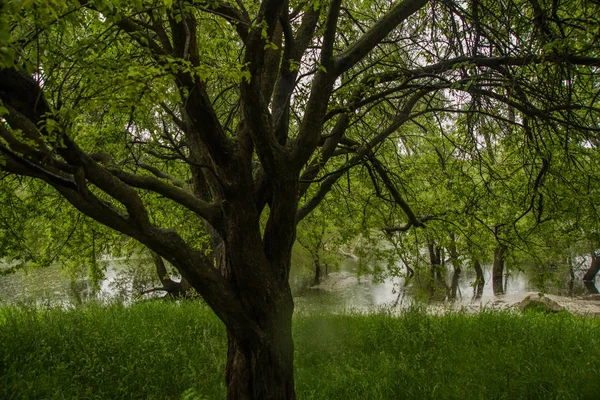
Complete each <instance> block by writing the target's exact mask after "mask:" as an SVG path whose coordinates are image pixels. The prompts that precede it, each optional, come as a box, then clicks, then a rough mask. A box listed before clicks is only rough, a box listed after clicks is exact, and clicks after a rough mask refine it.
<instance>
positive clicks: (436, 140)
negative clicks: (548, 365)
mask: <svg viewBox="0 0 600 400" xmlns="http://www.w3.org/2000/svg"><path fill="white" fill-rule="evenodd" d="M598 11H599V10H598V5H597V4H596V3H594V2H593V1H588V0H555V1H552V2H540V1H538V0H510V1H497V0H468V1H463V2H459V1H451V0H442V1H427V0H402V1H394V2H390V1H387V0H386V1H380V0H366V1H360V2H342V1H341V0H331V1H330V2H324V1H320V0H313V1H296V0H263V1H260V2H250V1H244V0H236V2H235V3H231V2H227V1H221V0H215V1H202V0H200V1H199V0H177V1H173V0H164V1H159V0H136V1H131V2H129V1H120V0H97V1H65V0H48V1H33V0H23V1H1V2H0V100H1V101H2V104H1V105H0V114H1V118H2V122H1V123H0V168H1V169H2V170H3V171H4V174H5V179H8V180H10V179H17V178H16V177H20V176H26V177H30V178H34V179H37V180H41V181H43V182H45V183H46V184H48V185H49V186H51V187H52V188H54V189H55V190H56V192H58V193H59V194H60V196H62V197H63V198H64V199H66V200H67V201H68V202H69V203H70V204H71V205H72V206H73V207H75V208H76V209H77V210H78V211H79V212H81V213H82V214H84V215H86V216H87V217H89V218H91V219H93V220H95V221H97V222H98V223H100V224H102V225H104V226H106V227H108V228H110V229H112V230H115V231H118V232H120V233H122V234H125V235H127V236H130V237H132V238H134V239H136V240H138V241H139V242H140V243H142V244H144V245H145V246H146V247H148V248H149V249H151V250H152V251H154V252H155V253H156V254H158V255H159V256H161V257H162V258H164V259H166V260H167V261H169V262H170V263H171V264H173V265H174V266H175V267H176V268H177V269H178V270H179V271H180V272H181V274H182V275H183V276H184V277H185V278H186V279H187V280H188V281H189V282H190V284H191V285H192V286H193V287H194V288H195V289H196V290H197V291H198V293H199V294H200V295H201V296H202V297H203V298H204V300H205V301H206V302H207V303H208V304H209V306H210V307H211V308H212V309H213V310H214V311H215V313H216V314H217V315H218V316H219V318H220V319H221V320H222V321H223V323H224V324H225V326H226V327H227V331H228V338H229V352H228V362H227V372H226V379H227V383H228V397H229V398H232V399H245V398H252V399H258V398H260V399H268V398H294V381H293V366H292V362H293V342H292V337H291V315H292V312H293V301H292V298H291V292H290V288H289V283H288V275H289V269H290V257H291V249H292V246H293V243H294V241H295V237H296V225H297V223H298V222H299V221H301V220H302V219H304V218H305V217H306V216H307V215H308V214H309V213H310V212H311V211H313V210H314V209H315V208H316V207H317V206H318V205H319V203H320V202H321V201H322V200H323V199H324V198H325V197H326V196H327V195H328V193H330V192H331V190H332V188H333V187H334V186H335V185H336V184H337V183H338V182H339V181H340V179H341V178H342V177H344V176H347V177H350V176H357V175H350V174H349V171H350V170H352V169H354V168H356V167H358V166H365V168H368V172H367V174H369V173H370V174H371V178H372V179H371V181H372V182H375V183H376V184H375V185H374V189H375V190H379V191H380V192H381V194H382V195H384V197H386V196H389V197H391V199H392V200H393V203H394V204H395V205H396V206H397V207H398V209H399V210H402V213H403V214H404V216H405V218H399V219H398V220H397V221H395V222H400V221H403V223H404V224H405V225H404V226H403V227H401V230H402V229H409V228H410V227H411V226H412V227H422V226H424V224H425V223H426V222H427V221H428V220H430V219H431V218H432V217H431V216H429V217H428V215H429V214H430V213H434V214H436V213H438V212H445V208H446V207H445V206H443V205H442V204H441V203H444V205H445V204H449V205H450V206H455V205H456V203H457V201H460V202H464V203H465V206H464V207H462V206H461V207H462V208H463V209H466V210H467V211H465V212H466V213H470V212H471V213H475V214H477V213H483V214H485V215H482V216H480V217H479V218H480V219H487V221H489V222H486V223H484V225H486V224H489V225H490V226H492V225H493V226H495V227H496V228H493V229H496V231H497V230H498V227H499V226H502V225H503V224H512V225H516V224H517V222H518V221H519V220H523V218H525V217H527V218H533V219H534V220H536V221H537V222H538V223H539V222H541V221H542V220H543V219H544V215H545V212H543V209H546V210H547V209H548V208H549V206H548V205H547V203H548V202H551V203H552V207H555V208H556V209H557V210H558V209H560V207H561V202H562V200H561V199H559V198H552V196H551V195H550V196H549V195H548V194H547V192H552V190H551V188H552V185H553V184H554V182H555V181H556V182H561V181H563V182H564V180H565V179H569V176H574V177H576V179H582V180H584V181H585V176H587V177H588V179H592V176H593V175H587V174H581V173H579V171H582V170H586V168H587V167H586V165H588V163H590V164H593V165H594V166H597V165H596V164H597V160H598V158H597V152H598V141H597V136H598V131H599V129H600V125H599V111H600V109H599V108H598V104H597V98H598V95H599V86H598V68H599V67H600V58H599V57H598V56H599V55H598V49H599V48H600V47H599V46H598V39H599V34H600V31H599V28H600V21H599V20H598V17H597V15H598V14H599V13H598ZM423 132H425V133H426V135H421V133H423ZM415 133H417V136H421V137H422V138H423V139H422V140H421V139H419V140H417V139H416V136H415ZM413 137H414V138H415V140H413ZM448 144H452V146H448ZM425 149H427V150H426V151H427V154H428V157H429V158H430V161H432V162H433V160H436V161H435V162H436V163H440V167H441V175H438V176H437V177H436V176H434V175H430V179H428V180H427V181H423V182H418V181H417V182H416V183H415V181H414V180H415V179H418V178H414V175H412V172H411V168H413V167H412V166H411V161H410V160H411V159H412V158H413V157H415V156H419V157H420V156H421V153H422V152H423V151H425ZM394 159H396V160H399V164H398V165H405V166H406V169H399V170H395V172H394V174H390V172H389V171H390V165H391V164H390V163H391V162H393V160H394ZM582 159H583V160H585V161H582ZM467 161H468V162H467ZM415 168H416V165H415ZM436 168H437V167H436ZM467 169H468V170H467ZM365 171H366V170H365ZM565 171H566V172H565ZM595 171H597V170H595ZM404 174H406V176H405V175H404ZM515 174H518V175H522V176H523V177H522V178H519V179H513V177H514V175H515ZM553 174H554V175H553ZM398 176H399V177H400V178H401V179H411V180H413V183H412V185H413V187H414V189H413V192H412V194H411V197H408V196H407V193H408V192H405V191H403V190H394V189H393V188H394V187H396V189H398V186H397V185H398V180H397V177H398ZM549 176H555V180H552V184H551V183H550V182H551V180H550V179H548V177H549ZM442 182H443V183H442ZM472 182H476V183H477V184H478V185H479V184H480V185H483V186H484V187H485V188H486V190H488V191H489V193H492V194H493V195H492V196H488V197H486V198H485V200H481V199H479V197H478V196H470V195H469V193H468V188H469V187H470V185H471V183H472ZM588 182H590V180H588ZM589 186H590V184H589V183H588V187H589ZM382 188H385V193H387V194H388V195H385V194H384V191H382ZM457 190H458V193H461V191H464V193H465V194H464V195H460V196H458V197H460V200H455V197H454V196H457V195H456V194H455V193H457ZM576 190H584V189H582V188H581V187H580V186H579V184H578V185H577V189H576ZM592 192H594V196H595V190H593V191H592V190H588V191H587V192H585V190H584V193H585V195H586V196H590V200H592V198H594V197H593V196H592ZM3 196H4V194H3ZM506 196H509V197H510V196H517V197H518V196H521V197H519V198H516V199H511V200H515V204H517V207H516V208H515V209H509V208H504V207H502V208H500V207H497V204H500V203H503V202H504V201H505V200H504V197H506ZM410 200H414V201H415V203H412V202H411V201H410ZM425 202H430V203H431V208H430V209H428V207H422V206H423V205H424V203H425ZM411 203H412V204H411ZM563 204H564V203H563ZM586 204H588V206H589V207H590V208H591V209H594V205H593V201H590V202H588V203H586ZM421 209H422V211H423V212H424V213H421ZM470 210H476V211H473V212H472V211H470ZM594 212H595V209H594ZM509 214H510V215H509ZM515 215H516V216H517V218H515ZM521 215H522V217H521ZM596 216H597V213H596ZM261 221H265V222H263V223H261ZM406 223H408V225H406ZM206 234H208V235H210V240H208V241H207V240H202V239H201V238H202V237H204V236H205V235H206ZM500 234H502V233H500Z"/></svg>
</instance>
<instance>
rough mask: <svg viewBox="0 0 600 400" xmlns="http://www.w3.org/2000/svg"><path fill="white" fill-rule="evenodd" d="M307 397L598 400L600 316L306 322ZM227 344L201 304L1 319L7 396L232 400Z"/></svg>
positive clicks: (1, 314)
mask: <svg viewBox="0 0 600 400" xmlns="http://www.w3.org/2000/svg"><path fill="white" fill-rule="evenodd" d="M294 324H295V325H294V334H295V339H296V365H295V367H296V388H297V393H298V397H299V398H300V399H344V400H349V399H402V398H408V399H428V398H435V399H519V398H522V399H552V398H557V399H571V398H572V399H597V398H600V379H599V376H600V319H592V318H583V317H575V316H572V315H570V314H567V313H565V314H560V315H545V314H537V313H528V314H526V315H519V314H512V313H499V312H494V313H491V312H490V313H481V314H478V315H475V316H470V315H465V314H447V315H444V316H430V315H426V314H424V313H423V312H419V311H415V310H412V311H408V312H407V313H405V314H404V315H403V316H401V317H400V318H396V317H390V316H387V315H383V314H378V315H369V316H361V315H320V316H314V315H313V316H309V315H299V316H297V317H296V318H295V320H294ZM225 353H226V343H225V334H224V330H223V328H222V326H221V324H220V323H219V321H218V320H217V319H216V318H215V317H214V316H213V315H212V314H211V313H210V311H209V310H208V309H207V308H206V307H205V306H202V305H199V304H198V303H193V302H184V303H182V304H176V303H165V302H148V303H141V304H137V305H134V306H132V307H127V308H126V307H123V306H111V307H100V306H86V307H84V308H78V309H75V310H71V311H64V310H57V309H51V310H33V309H27V308H5V309H1V310H0V399H42V398H44V399H63V398H67V399H133V398H135V399H190V400H191V399H219V398H224V394H225V387H224V377H223V371H224V361H225Z"/></svg>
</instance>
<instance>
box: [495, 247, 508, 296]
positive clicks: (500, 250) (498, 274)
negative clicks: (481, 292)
mask: <svg viewBox="0 0 600 400" xmlns="http://www.w3.org/2000/svg"><path fill="white" fill-rule="evenodd" d="M505 251H506V248H505V247H504V246H498V247H496V249H495V250H494V265H493V267H492V284H493V288H494V294H504V288H503V287H502V283H503V282H502V274H503V273H504V256H505V254H504V253H505Z"/></svg>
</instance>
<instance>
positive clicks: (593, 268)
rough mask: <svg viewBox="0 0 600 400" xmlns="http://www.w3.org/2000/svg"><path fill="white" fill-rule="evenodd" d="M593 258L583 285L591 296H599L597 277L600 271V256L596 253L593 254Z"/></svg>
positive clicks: (584, 276)
mask: <svg viewBox="0 0 600 400" xmlns="http://www.w3.org/2000/svg"><path fill="white" fill-rule="evenodd" d="M591 256H592V262H591V263H590V267H589V268H588V270H587V271H586V273H585V275H583V284H584V285H585V287H586V289H587V290H588V292H589V293H590V294H598V288H597V287H596V275H597V274H598V271H600V256H597V255H596V253H594V252H592V254H591Z"/></svg>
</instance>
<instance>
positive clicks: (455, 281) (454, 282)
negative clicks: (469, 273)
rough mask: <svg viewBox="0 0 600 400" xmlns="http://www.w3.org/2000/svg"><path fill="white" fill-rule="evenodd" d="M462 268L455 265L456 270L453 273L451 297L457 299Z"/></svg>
mask: <svg viewBox="0 0 600 400" xmlns="http://www.w3.org/2000/svg"><path fill="white" fill-rule="evenodd" d="M460 273H461V269H460V267H458V266H457V267H454V272H453V273H452V285H451V286H450V299H451V300H456V297H457V295H456V294H457V292H458V281H459V279H460Z"/></svg>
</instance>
